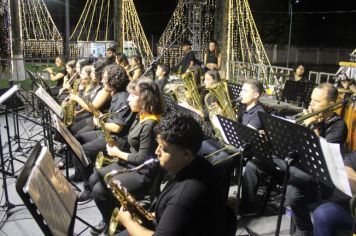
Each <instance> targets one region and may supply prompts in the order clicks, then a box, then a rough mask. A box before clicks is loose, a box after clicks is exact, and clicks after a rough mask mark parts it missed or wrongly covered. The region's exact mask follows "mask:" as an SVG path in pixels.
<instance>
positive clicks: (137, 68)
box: [127, 55, 144, 81]
mask: <svg viewBox="0 0 356 236" xmlns="http://www.w3.org/2000/svg"><path fill="white" fill-rule="evenodd" d="M143 70H144V68H143V64H142V57H141V56H138V55H136V56H133V57H132V58H131V59H130V69H129V70H128V71H127V75H128V76H129V79H130V81H133V80H137V79H139V78H141V76H142V74H143Z"/></svg>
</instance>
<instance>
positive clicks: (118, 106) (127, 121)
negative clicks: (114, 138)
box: [107, 91, 136, 137]
mask: <svg viewBox="0 0 356 236" xmlns="http://www.w3.org/2000/svg"><path fill="white" fill-rule="evenodd" d="M128 96H129V94H128V92H126V91H122V92H118V93H116V94H114V96H112V98H111V106H110V110H109V112H110V113H111V112H112V113H114V114H113V115H112V116H110V117H109V118H108V120H107V123H115V124H117V125H121V126H123V129H122V130H121V131H120V133H119V134H118V136H119V137H125V136H127V134H128V132H129V129H130V125H131V124H132V122H133V121H134V119H135V117H136V115H135V113H134V112H132V111H131V109H130V107H129V105H128V102H127V97H128Z"/></svg>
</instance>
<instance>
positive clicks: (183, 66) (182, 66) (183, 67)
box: [178, 51, 196, 74]
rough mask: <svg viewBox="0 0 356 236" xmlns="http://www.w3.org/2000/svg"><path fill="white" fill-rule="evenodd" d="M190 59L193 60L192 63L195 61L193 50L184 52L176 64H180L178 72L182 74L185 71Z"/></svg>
mask: <svg viewBox="0 0 356 236" xmlns="http://www.w3.org/2000/svg"><path fill="white" fill-rule="evenodd" d="M191 61H193V62H194V63H195V61H196V58H195V54H194V51H189V52H187V53H184V54H183V58H182V61H181V62H180V63H179V65H178V66H180V74H184V73H185V72H186V71H187V69H188V68H189V66H190V62H191Z"/></svg>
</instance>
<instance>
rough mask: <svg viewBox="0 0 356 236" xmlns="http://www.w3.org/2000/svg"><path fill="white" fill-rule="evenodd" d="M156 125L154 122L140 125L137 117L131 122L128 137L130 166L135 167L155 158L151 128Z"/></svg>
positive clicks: (146, 121)
mask: <svg viewBox="0 0 356 236" xmlns="http://www.w3.org/2000/svg"><path fill="white" fill-rule="evenodd" d="M156 124H157V121H155V120H145V121H143V122H142V123H141V122H140V119H139V116H137V118H136V119H135V121H134V122H133V124H132V126H131V128H130V131H129V135H128V142H129V145H130V154H129V156H128V162H129V163H130V164H133V165H135V166H136V165H139V164H142V163H143V162H144V161H146V160H148V159H150V158H152V157H153V156H155V154H154V153H155V150H156V147H157V142H156V140H155V137H156V136H155V135H154V131H153V128H154V126H155V125H156Z"/></svg>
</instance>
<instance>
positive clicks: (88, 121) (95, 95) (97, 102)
mask: <svg viewBox="0 0 356 236" xmlns="http://www.w3.org/2000/svg"><path fill="white" fill-rule="evenodd" d="M105 65H106V64H104V63H102V62H97V63H94V70H92V73H91V74H90V77H91V79H92V81H93V82H94V84H96V85H95V87H94V88H93V90H92V92H91V93H89V97H87V100H88V101H89V102H91V103H92V104H93V106H94V107H95V108H96V109H97V110H99V111H101V112H103V111H105V110H106V109H108V108H109V106H110V99H111V94H110V92H109V91H107V90H106V89H105V87H104V85H103V83H102V80H103V76H102V74H103V71H105V70H106V69H107V68H106V67H105ZM72 99H73V100H75V101H76V102H78V104H79V105H80V106H81V107H82V108H83V109H84V110H86V111H87V112H92V111H91V110H90V109H89V107H88V106H87V105H86V103H84V101H83V100H82V99H80V98H78V97H77V96H73V97H72ZM94 128H95V126H94V122H93V117H92V116H90V117H87V118H83V119H80V120H79V119H77V120H76V122H75V124H74V125H72V126H71V127H70V131H71V132H72V134H73V135H76V134H79V133H83V132H86V131H92V130H94Z"/></svg>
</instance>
